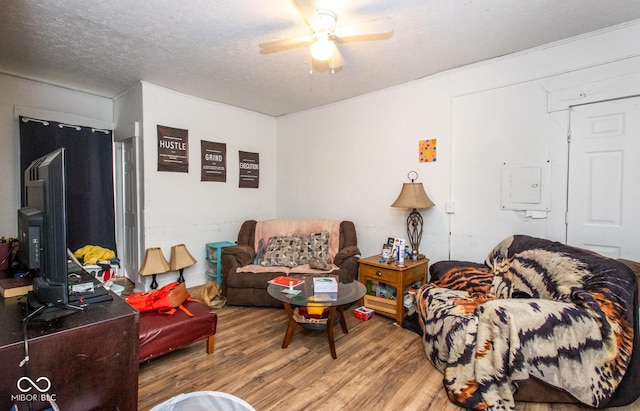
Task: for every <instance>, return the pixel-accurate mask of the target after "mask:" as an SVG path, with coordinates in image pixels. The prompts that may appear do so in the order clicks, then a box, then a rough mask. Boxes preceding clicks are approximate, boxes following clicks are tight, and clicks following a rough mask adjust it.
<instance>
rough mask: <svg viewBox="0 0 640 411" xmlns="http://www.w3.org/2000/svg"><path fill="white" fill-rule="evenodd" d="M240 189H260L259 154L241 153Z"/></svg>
mask: <svg viewBox="0 0 640 411" xmlns="http://www.w3.org/2000/svg"><path fill="white" fill-rule="evenodd" d="M239 153H240V185H239V187H240V188H258V186H259V185H260V157H259V153H249V152H246V151H240V152H239Z"/></svg>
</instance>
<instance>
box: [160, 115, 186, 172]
mask: <svg viewBox="0 0 640 411" xmlns="http://www.w3.org/2000/svg"><path fill="white" fill-rule="evenodd" d="M158 171H174V172H179V173H188V172H189V131H188V130H181V129H179V128H171V127H166V126H158Z"/></svg>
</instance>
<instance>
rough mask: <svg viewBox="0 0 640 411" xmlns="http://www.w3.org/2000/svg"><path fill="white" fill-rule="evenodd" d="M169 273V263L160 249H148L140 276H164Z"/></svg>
mask: <svg viewBox="0 0 640 411" xmlns="http://www.w3.org/2000/svg"><path fill="white" fill-rule="evenodd" d="M167 271H169V263H168V262H167V259H166V258H164V255H163V254H162V250H161V249H160V248H159V247H152V248H147V250H146V251H145V253H144V260H143V261H142V266H141V267H140V270H139V271H138V273H139V274H140V275H152V274H162V273H166V272H167Z"/></svg>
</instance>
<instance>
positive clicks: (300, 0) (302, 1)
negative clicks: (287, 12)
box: [293, 0, 320, 26]
mask: <svg viewBox="0 0 640 411" xmlns="http://www.w3.org/2000/svg"><path fill="white" fill-rule="evenodd" d="M293 2H294V3H295V5H296V7H297V8H298V11H299V12H300V15H302V17H303V18H304V19H305V21H306V22H307V25H309V26H311V25H313V24H315V23H317V22H318V21H320V14H318V8H317V7H316V2H315V1H314V0H293Z"/></svg>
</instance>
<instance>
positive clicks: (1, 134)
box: [0, 74, 113, 237]
mask: <svg viewBox="0 0 640 411" xmlns="http://www.w3.org/2000/svg"><path fill="white" fill-rule="evenodd" d="M0 90H2V92H0V144H1V145H2V149H0V175H2V178H0V236H5V237H16V236H17V230H18V227H17V217H16V216H17V214H16V210H17V209H18V208H19V207H20V137H19V135H20V134H19V125H18V120H17V119H15V118H14V112H15V106H20V108H21V109H22V110H23V111H25V110H26V111H30V112H34V113H41V114H42V113H44V114H45V115H46V116H47V117H48V118H46V120H52V121H62V122H67V121H73V120H78V119H79V120H81V121H83V122H84V124H80V125H87V126H92V125H93V124H101V125H102V126H104V125H105V124H111V123H113V117H112V116H113V114H112V113H113V103H112V100H111V99H107V98H103V97H97V96H94V95H91V94H86V93H82V92H78V91H74V90H68V89H65V88H62V87H56V86H51V85H48V84H43V83H39V82H35V81H30V80H25V79H21V78H17V77H13V76H8V75H4V74H0ZM87 122H93V124H87ZM73 124H78V123H76V122H74V123H73Z"/></svg>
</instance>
